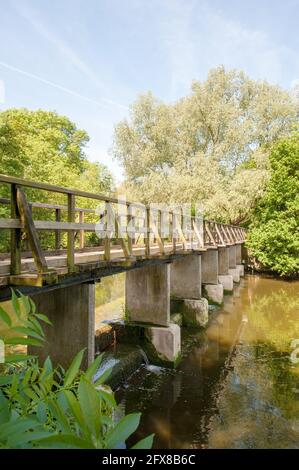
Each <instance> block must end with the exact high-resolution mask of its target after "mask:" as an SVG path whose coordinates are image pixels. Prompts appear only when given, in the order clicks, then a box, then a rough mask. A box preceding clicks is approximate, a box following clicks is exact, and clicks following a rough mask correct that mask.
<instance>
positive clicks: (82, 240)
mask: <svg viewBox="0 0 299 470" xmlns="http://www.w3.org/2000/svg"><path fill="white" fill-rule="evenodd" d="M79 223H80V224H84V212H83V211H79ZM79 235H80V239H79V246H80V248H81V250H83V248H84V247H85V231H84V229H80V232H79Z"/></svg>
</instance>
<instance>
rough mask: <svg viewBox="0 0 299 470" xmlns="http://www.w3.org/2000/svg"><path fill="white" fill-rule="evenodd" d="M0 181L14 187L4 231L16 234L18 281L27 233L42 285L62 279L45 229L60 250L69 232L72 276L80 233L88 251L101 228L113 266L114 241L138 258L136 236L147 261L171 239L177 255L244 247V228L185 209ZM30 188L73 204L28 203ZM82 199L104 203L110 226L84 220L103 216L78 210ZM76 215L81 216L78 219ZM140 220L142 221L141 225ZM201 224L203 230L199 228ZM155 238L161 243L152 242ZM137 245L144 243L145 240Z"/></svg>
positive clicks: (14, 256)
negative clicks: (89, 239) (40, 214)
mask: <svg viewBox="0 0 299 470" xmlns="http://www.w3.org/2000/svg"><path fill="white" fill-rule="evenodd" d="M0 183H3V184H9V185H10V187H11V199H10V200H9V199H7V198H0V204H5V205H10V208H11V218H2V219H1V218H0V229H9V230H10V231H11V264H10V270H11V276H12V277H13V278H14V279H13V280H14V281H15V280H16V277H17V276H21V246H22V232H24V233H25V234H26V240H27V244H28V243H29V245H30V248H31V251H32V254H33V257H34V260H35V264H36V271H37V274H38V276H39V281H38V282H40V283H43V282H44V281H45V280H47V276H48V278H50V279H51V282H55V280H57V276H56V278H55V275H54V276H53V273H51V272H50V270H49V269H48V266H47V262H46V259H45V255H44V251H43V250H42V249H41V244H40V240H39V235H38V232H39V231H42V230H47V231H53V232H55V248H56V249H59V248H60V247H61V233H62V232H67V268H68V272H69V273H70V274H71V273H74V272H76V269H77V267H76V264H75V233H79V247H80V249H84V244H85V232H88V231H89V232H95V231H97V230H99V226H100V227H104V228H105V230H106V236H105V238H104V247H103V252H104V260H106V262H108V263H109V262H110V260H111V249H112V243H111V238H112V237H113V239H115V240H116V241H117V242H118V244H119V245H120V246H121V247H122V251H123V255H124V258H125V259H126V260H128V262H129V261H130V260H131V259H133V256H134V252H133V244H134V243H135V237H136V234H139V238H138V239H139V240H140V238H141V240H142V242H143V243H142V244H141V245H142V246H143V247H144V257H145V258H148V257H150V256H151V246H158V248H159V252H160V254H161V255H165V254H166V248H165V240H168V241H169V242H170V243H171V245H172V250H171V253H175V252H176V251H177V249H178V244H179V246H180V250H183V251H189V250H191V251H194V250H200V249H204V247H205V245H212V246H215V247H216V246H218V245H220V246H223V245H225V244H235V243H242V242H243V241H244V240H245V236H246V231H245V229H243V228H241V227H239V226H236V225H229V224H222V223H219V222H215V221H211V220H207V219H203V217H196V216H190V215H189V214H187V213H186V212H184V210H183V206H181V207H179V206H178V205H176V208H178V210H173V209H168V210H167V209H164V208H160V207H152V206H151V205H143V204H140V203H135V202H133V203H131V202H129V201H125V200H119V199H116V198H114V197H110V196H105V195H102V194H93V193H89V192H85V191H80V190H73V189H69V188H63V187H59V186H53V185H50V184H47V183H38V182H33V181H27V180H23V179H21V178H15V177H11V176H6V175H0ZM24 188H32V189H37V190H45V191H48V192H54V193H60V194H64V195H65V196H67V204H66V205H61V204H49V203H42V202H29V201H27V199H26V194H25V192H24V190H23V189H24ZM77 197H80V198H81V197H82V198H88V199H93V200H96V201H101V202H104V204H105V213H104V224H103V223H101V224H98V223H91V222H88V221H86V219H85V220H84V214H95V215H97V214H98V213H97V210H96V209H92V208H81V207H76V205H75V203H76V198H77ZM115 205H116V207H115V208H114V207H113V206H115ZM119 205H124V206H125V207H126V211H125V213H123V210H122V211H121V212H118V208H119ZM33 208H42V209H49V210H54V211H55V220H54V221H53V220H34V217H33V215H32V209H33ZM134 208H135V209H137V211H141V215H140V213H139V214H138V213H137V214H136V213H134V212H135V211H134V212H133V209H134ZM61 211H65V212H66V214H67V220H66V221H65V220H61ZM76 213H77V214H78V217H76ZM122 218H123V219H122ZM122 220H125V225H123V224H122ZM140 221H141V223H142V225H141V227H140V224H139V222H140ZM163 221H167V231H168V228H169V233H166V234H164V233H163V229H164V224H163ZM129 223H130V225H132V226H131V227H130V228H128V224H129ZM137 223H138V226H137V225H136V224H137ZM199 224H200V225H201V226H202V229H200V228H199V226H200V225H199ZM123 234H124V236H123ZM131 237H132V238H131ZM152 239H153V240H154V241H155V242H156V243H154V244H152ZM133 241H134V243H133ZM137 243H138V244H139V241H137ZM168 253H169V247H168Z"/></svg>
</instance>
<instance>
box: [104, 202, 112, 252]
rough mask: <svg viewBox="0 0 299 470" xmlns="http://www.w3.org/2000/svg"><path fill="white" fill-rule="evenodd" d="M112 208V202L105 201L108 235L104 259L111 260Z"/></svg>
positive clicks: (105, 242)
mask: <svg viewBox="0 0 299 470" xmlns="http://www.w3.org/2000/svg"><path fill="white" fill-rule="evenodd" d="M110 212H111V210H110V203H109V202H108V201H106V202H105V218H106V222H105V229H106V230H105V231H106V235H105V240H104V259H105V261H110V245H111V243H110V242H111V233H110V230H111V227H110V225H111V224H110V222H111V220H110V219H111V214H110Z"/></svg>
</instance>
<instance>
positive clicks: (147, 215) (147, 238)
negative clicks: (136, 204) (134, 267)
mask: <svg viewBox="0 0 299 470" xmlns="http://www.w3.org/2000/svg"><path fill="white" fill-rule="evenodd" d="M145 226H146V229H147V233H145V234H144V245H145V256H150V254H151V248H150V239H151V210H150V208H149V207H147V208H146V210H145Z"/></svg>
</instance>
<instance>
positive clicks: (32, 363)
mask: <svg viewBox="0 0 299 470" xmlns="http://www.w3.org/2000/svg"><path fill="white" fill-rule="evenodd" d="M12 296H13V297H12V304H13V313H14V317H16V318H17V319H18V326H16V327H13V326H12V323H13V318H11V315H10V314H9V313H8V312H7V311H5V310H4V309H3V308H1V310H0V319H1V321H2V322H4V323H5V324H6V325H7V326H8V327H9V330H10V332H11V331H12V332H13V334H15V333H17V334H19V335H22V336H17V337H16V336H15V337H13V338H11V337H8V338H6V339H5V344H6V345H7V347H11V345H18V346H20V345H25V344H26V345H31V344H33V345H34V346H42V345H43V342H44V340H45V337H44V332H43V329H42V326H41V322H47V323H48V322H49V320H48V319H47V317H46V316H44V315H42V314H40V313H38V312H36V309H35V305H34V303H33V302H32V300H31V299H30V298H28V297H26V296H23V295H21V294H20V296H19V297H17V296H16V294H15V292H12ZM83 355H84V350H82V351H80V352H79V353H78V354H77V355H76V357H75V358H74V359H73V361H72V363H71V365H70V366H69V368H68V370H67V371H64V370H63V369H62V368H61V367H57V368H53V366H52V363H51V359H50V358H47V359H46V361H45V362H44V364H43V365H42V366H41V365H39V364H38V361H37V358H36V357H34V356H29V355H27V354H26V353H25V352H22V353H21V354H18V355H15V354H14V353H8V354H7V355H6V357H5V364H4V365H2V369H3V370H2V374H1V375H0V448H71V449H74V448H80V449H107V448H109V449H115V448H119V447H123V446H124V445H125V441H126V440H127V439H128V437H129V436H130V435H131V434H132V433H133V432H134V431H135V430H136V429H137V427H138V425H139V421H140V413H133V414H129V415H127V416H125V417H124V418H122V419H121V420H120V421H119V422H116V421H115V418H114V416H115V409H116V402H115V399H114V396H113V393H112V391H111V389H110V387H108V386H105V385H104V384H103V383H104V381H105V380H106V378H107V376H108V374H109V371H108V373H107V371H106V372H105V373H104V374H103V375H101V376H100V377H98V378H97V379H96V381H94V376H95V373H96V372H97V370H98V368H99V366H100V364H101V361H102V356H98V357H97V358H96V359H95V361H94V362H93V363H92V364H91V365H90V367H89V368H88V369H87V370H86V371H85V372H82V371H81V370H80V367H81V363H82V359H83ZM152 442H153V435H151V436H148V437H147V438H146V439H143V440H142V441H140V442H138V443H137V444H136V445H135V446H136V447H137V448H150V447H151V446H152Z"/></svg>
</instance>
